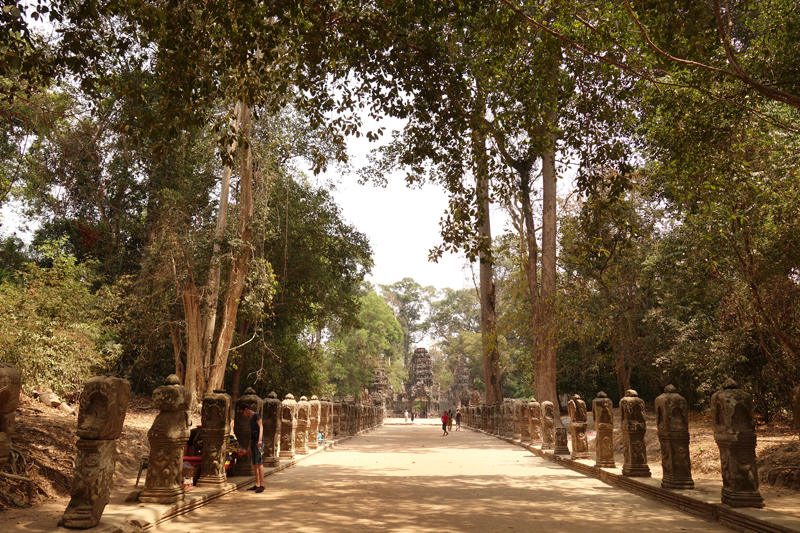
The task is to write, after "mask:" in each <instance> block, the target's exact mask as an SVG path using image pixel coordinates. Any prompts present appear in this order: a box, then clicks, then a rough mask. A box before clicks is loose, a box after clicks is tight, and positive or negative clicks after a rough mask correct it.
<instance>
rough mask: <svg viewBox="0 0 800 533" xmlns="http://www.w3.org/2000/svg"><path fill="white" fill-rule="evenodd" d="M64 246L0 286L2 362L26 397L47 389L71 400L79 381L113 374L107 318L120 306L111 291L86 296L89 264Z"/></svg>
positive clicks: (113, 347) (45, 252)
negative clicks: (12, 370)
mask: <svg viewBox="0 0 800 533" xmlns="http://www.w3.org/2000/svg"><path fill="white" fill-rule="evenodd" d="M63 245H64V241H63V240H62V241H60V242H52V243H46V244H44V245H42V246H41V247H40V249H39V251H40V253H41V254H42V256H43V258H44V259H45V260H47V261H48V262H51V263H52V266H50V267H41V266H38V265H35V264H32V263H29V264H27V265H26V268H24V269H23V270H22V271H20V272H19V274H18V276H17V277H16V278H15V279H13V280H5V281H4V282H3V283H2V284H0V314H2V316H3V317H4V319H3V321H2V323H0V339H2V342H0V360H2V361H3V362H5V363H10V364H12V365H14V366H15V367H16V368H17V370H19V372H20V374H21V375H22V379H23V383H24V388H25V390H26V392H28V393H29V394H30V393H31V392H32V390H33V389H36V388H48V389H51V390H52V391H54V392H56V393H57V394H59V395H61V396H62V397H64V398H67V399H69V400H74V399H75V398H76V396H77V395H78V394H79V393H80V390H81V387H82V385H83V381H84V380H86V379H87V378H89V377H91V376H92V375H94V374H96V373H102V372H106V371H108V370H110V369H112V368H113V367H114V366H115V364H116V362H117V359H118V357H119V355H120V352H121V346H120V344H119V342H118V340H117V338H116V335H115V334H114V329H113V327H112V326H113V324H110V323H109V322H108V320H107V316H108V315H109V314H111V313H112V312H113V311H114V310H115V306H116V304H117V303H118V300H117V297H116V295H115V294H114V292H113V291H111V290H108V289H105V290H102V291H100V292H96V293H93V292H91V291H90V287H91V285H92V282H93V280H94V279H95V274H94V273H93V272H92V268H91V267H92V266H95V265H91V264H86V263H82V264H81V263H78V262H77V261H76V260H75V258H74V257H72V256H69V255H65V254H64V253H63V252H62V247H63Z"/></svg>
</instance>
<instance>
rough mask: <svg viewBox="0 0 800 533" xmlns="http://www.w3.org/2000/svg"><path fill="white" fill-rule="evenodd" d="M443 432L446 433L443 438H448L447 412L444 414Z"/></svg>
mask: <svg viewBox="0 0 800 533" xmlns="http://www.w3.org/2000/svg"><path fill="white" fill-rule="evenodd" d="M442 431H444V433H442V437H446V436H447V411H445V412H444V413H442Z"/></svg>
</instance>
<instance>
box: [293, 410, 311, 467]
mask: <svg viewBox="0 0 800 533" xmlns="http://www.w3.org/2000/svg"><path fill="white" fill-rule="evenodd" d="M310 412H311V404H310V403H308V398H306V397H305V396H301V397H300V401H299V402H297V425H296V426H295V430H294V452H295V453H296V454H297V455H308V417H309V414H310Z"/></svg>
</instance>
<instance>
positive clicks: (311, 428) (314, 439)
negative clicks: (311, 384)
mask: <svg viewBox="0 0 800 533" xmlns="http://www.w3.org/2000/svg"><path fill="white" fill-rule="evenodd" d="M308 403H309V405H310V406H311V407H310V410H309V414H308V449H309V450H316V449H317V444H318V443H319V439H318V435H319V432H320V431H319V410H320V401H319V398H317V395H316V394H315V395H313V396H311V401H309V402H308Z"/></svg>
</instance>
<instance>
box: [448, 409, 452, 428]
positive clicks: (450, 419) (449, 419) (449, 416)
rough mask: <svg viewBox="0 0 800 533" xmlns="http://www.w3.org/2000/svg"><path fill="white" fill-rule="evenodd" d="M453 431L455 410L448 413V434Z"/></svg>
mask: <svg viewBox="0 0 800 533" xmlns="http://www.w3.org/2000/svg"><path fill="white" fill-rule="evenodd" d="M451 431H453V410H452V409H450V410H449V411H447V432H448V433H450V432H451Z"/></svg>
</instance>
